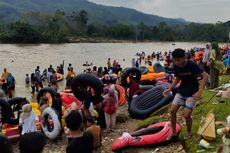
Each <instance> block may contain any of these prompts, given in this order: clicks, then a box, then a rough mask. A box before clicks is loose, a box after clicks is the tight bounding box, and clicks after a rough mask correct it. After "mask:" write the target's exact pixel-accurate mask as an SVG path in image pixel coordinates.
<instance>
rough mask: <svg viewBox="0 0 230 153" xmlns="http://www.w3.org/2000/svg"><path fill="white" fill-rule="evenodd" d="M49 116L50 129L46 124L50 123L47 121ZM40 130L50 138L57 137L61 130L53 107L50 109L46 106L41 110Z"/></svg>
mask: <svg viewBox="0 0 230 153" xmlns="http://www.w3.org/2000/svg"><path fill="white" fill-rule="evenodd" d="M49 117H50V118H51V120H52V123H53V128H52V130H49V129H48V126H47V125H48V124H49V125H50V122H49V121H47V118H49ZM42 120H43V122H42V130H43V132H44V134H45V136H46V137H47V138H49V139H51V140H54V139H56V138H57V137H58V135H59V134H60V132H61V123H60V121H59V119H58V115H57V113H56V112H55V110H54V109H52V108H51V107H48V108H46V109H45V110H44V111H43V112H42Z"/></svg>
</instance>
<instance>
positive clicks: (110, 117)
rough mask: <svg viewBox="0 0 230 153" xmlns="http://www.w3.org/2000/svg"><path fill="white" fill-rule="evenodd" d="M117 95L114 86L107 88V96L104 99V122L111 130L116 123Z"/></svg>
mask: <svg viewBox="0 0 230 153" xmlns="http://www.w3.org/2000/svg"><path fill="white" fill-rule="evenodd" d="M117 101H118V98H117V95H116V92H115V87H114V86H111V87H110V88H109V93H108V97H107V98H106V99H105V100H104V112H105V122H106V127H107V129H108V130H110V131H113V130H114V128H115V124H116V109H117Z"/></svg>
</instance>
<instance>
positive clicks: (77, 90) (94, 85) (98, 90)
mask: <svg viewBox="0 0 230 153" xmlns="http://www.w3.org/2000/svg"><path fill="white" fill-rule="evenodd" d="M82 86H84V87H87V88H91V89H92V90H93V91H94V93H93V94H92V101H93V103H94V104H97V103H100V102H101V101H102V96H101V94H102V93H103V87H104V85H103V83H102V81H101V80H99V79H98V78H97V77H96V76H94V75H91V74H86V73H83V74H79V75H78V76H76V77H74V78H73V80H72V81H71V89H72V91H73V94H74V95H75V97H76V98H77V99H79V100H80V101H84V100H85V96H84V94H82V92H81V87H82Z"/></svg>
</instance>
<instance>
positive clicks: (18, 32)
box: [0, 10, 230, 43]
mask: <svg viewBox="0 0 230 153" xmlns="http://www.w3.org/2000/svg"><path fill="white" fill-rule="evenodd" d="M229 31H230V22H227V23H217V24H196V23H190V24H187V25H176V26H169V25H167V24H166V23H165V22H160V23H159V24H158V25H156V26H148V25H146V24H144V23H143V22H141V23H140V24H138V25H132V24H125V23H119V22H116V21H114V22H112V23H107V24H98V23H90V22H89V13H88V12H87V11H85V10H80V11H77V12H75V11H73V12H71V13H69V14H66V13H65V12H64V11H62V10H57V11H56V12H55V13H54V15H41V14H39V13H33V22H32V19H28V18H22V19H20V20H18V21H16V22H13V23H9V24H2V25H0V42H3V43H41V42H43V43H62V42H81V41H85V42H110V41H111V40H122V41H211V40H218V41H220V42H226V41H228V39H229V38H228V34H229Z"/></svg>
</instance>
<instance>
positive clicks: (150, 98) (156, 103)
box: [129, 86, 173, 119]
mask: <svg viewBox="0 0 230 153" xmlns="http://www.w3.org/2000/svg"><path fill="white" fill-rule="evenodd" d="M165 89H166V87H165V86H157V87H155V88H152V89H150V90H148V91H146V92H144V93H143V94H141V95H140V96H137V97H136V98H134V99H133V100H132V102H131V104H130V108H129V113H130V115H131V116H132V117H133V118H137V119H145V118H147V117H149V116H150V115H151V114H152V113H154V112H155V111H157V110H158V109H160V108H162V107H163V106H165V105H167V104H169V103H170V102H171V101H172V99H173V96H172V95H171V94H170V95H168V96H166V97H165V96H163V94H162V93H163V92H164V90H165Z"/></svg>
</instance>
